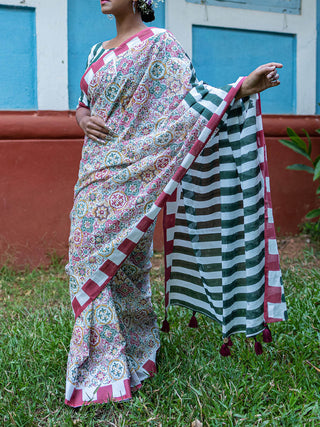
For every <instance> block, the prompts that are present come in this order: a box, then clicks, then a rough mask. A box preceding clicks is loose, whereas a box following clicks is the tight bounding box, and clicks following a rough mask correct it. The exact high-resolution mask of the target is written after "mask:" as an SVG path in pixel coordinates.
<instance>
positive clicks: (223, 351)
mask: <svg viewBox="0 0 320 427" xmlns="http://www.w3.org/2000/svg"><path fill="white" fill-rule="evenodd" d="M220 354H221V356H223V357H227V356H231V352H230V348H229V346H228V344H222V346H221V348H220Z"/></svg>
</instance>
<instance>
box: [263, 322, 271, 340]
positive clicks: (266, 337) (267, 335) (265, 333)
mask: <svg viewBox="0 0 320 427" xmlns="http://www.w3.org/2000/svg"><path fill="white" fill-rule="evenodd" d="M262 339H263V342H272V335H271V331H270V329H269V328H268V326H267V325H266V327H265V329H264V330H263V332H262Z"/></svg>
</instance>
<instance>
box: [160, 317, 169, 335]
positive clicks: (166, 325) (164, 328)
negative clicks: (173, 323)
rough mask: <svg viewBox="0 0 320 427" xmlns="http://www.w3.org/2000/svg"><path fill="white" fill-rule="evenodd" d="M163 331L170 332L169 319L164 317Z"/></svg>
mask: <svg viewBox="0 0 320 427" xmlns="http://www.w3.org/2000/svg"><path fill="white" fill-rule="evenodd" d="M161 331H162V332H169V331H170V325H169V322H168V320H167V319H164V321H163V323H162V328H161Z"/></svg>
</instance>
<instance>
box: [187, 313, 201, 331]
mask: <svg viewBox="0 0 320 427" xmlns="http://www.w3.org/2000/svg"><path fill="white" fill-rule="evenodd" d="M195 314H196V312H195V311H194V312H193V315H192V317H191V319H190V322H189V328H198V327H199V325H198V321H197V318H196V316H195Z"/></svg>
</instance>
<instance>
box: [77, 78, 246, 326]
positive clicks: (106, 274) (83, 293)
mask: <svg viewBox="0 0 320 427" xmlns="http://www.w3.org/2000/svg"><path fill="white" fill-rule="evenodd" d="M244 79H245V77H243V78H239V79H238V81H237V82H236V83H235V84H234V86H232V87H231V89H230V90H229V92H228V93H227V95H226V96H225V98H224V100H223V101H222V102H221V104H220V106H219V107H218V109H217V112H216V113H214V114H213V115H212V117H211V118H210V120H209V121H208V123H207V124H206V126H205V127H204V129H203V130H202V132H201V134H200V136H199V138H198V139H197V141H196V142H195V143H194V145H193V146H192V147H191V149H190V151H189V153H188V154H187V155H186V156H185V158H184V160H183V161H182V163H181V165H180V166H179V168H178V169H177V171H176V172H175V174H174V175H173V177H172V178H171V179H170V181H169V182H168V184H167V185H166V187H165V188H164V190H163V191H162V192H161V194H160V195H159V196H158V198H157V199H156V201H155V202H154V204H153V205H152V207H151V209H150V211H149V213H148V214H146V215H144V216H143V217H142V219H141V220H140V221H139V223H138V224H137V225H136V227H135V228H134V229H133V230H132V231H131V233H130V234H129V235H128V237H127V238H126V239H125V240H124V241H123V242H122V243H121V244H120V245H119V246H118V248H117V249H115V250H114V252H113V253H112V254H111V255H110V257H109V259H108V260H107V261H105V262H104V263H103V264H102V266H101V267H100V268H99V269H98V270H97V271H96V273H94V274H93V276H92V278H90V279H88V280H87V281H86V283H85V284H84V285H83V286H82V288H81V289H80V291H79V292H78V293H77V294H76V296H75V297H74V298H73V300H72V308H73V311H74V314H75V317H76V318H77V317H78V316H80V314H81V313H82V311H83V310H84V309H85V308H86V307H87V306H88V305H89V304H90V303H91V302H92V301H93V300H94V299H95V298H96V297H97V296H98V295H99V293H100V292H101V291H102V290H103V289H104V288H105V286H106V285H107V284H108V283H109V282H110V280H111V279H112V278H113V276H114V275H115V273H116V272H117V271H118V269H119V268H120V267H121V265H122V264H123V262H124V261H125V260H126V258H127V257H128V255H129V254H130V253H131V252H132V250H133V249H134V248H135V246H136V245H137V243H138V242H139V240H140V239H141V237H142V236H143V234H144V233H145V232H146V231H147V230H148V228H149V227H150V225H151V224H152V223H153V222H154V220H155V219H156V217H157V215H158V214H159V212H160V211H161V209H162V208H163V206H164V205H165V203H166V202H167V200H168V199H169V197H170V196H171V195H172V194H173V192H174V191H175V190H176V188H177V186H178V184H179V182H180V181H181V179H182V178H183V177H184V175H185V174H186V172H187V170H188V169H189V168H190V166H191V165H192V163H193V162H194V160H195V159H196V157H197V156H198V155H199V154H200V152H201V151H202V149H203V147H204V146H205V145H206V143H207V142H208V141H209V139H210V138H211V136H212V134H213V132H214V131H215V130H216V129H217V126H218V124H219V123H220V121H221V119H222V117H223V116H224V114H225V112H226V111H227V109H228V107H229V106H230V104H231V102H232V101H233V99H234V98H235V96H236V94H237V92H238V90H239V89H240V87H241V85H242V83H243V81H244Z"/></svg>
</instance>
